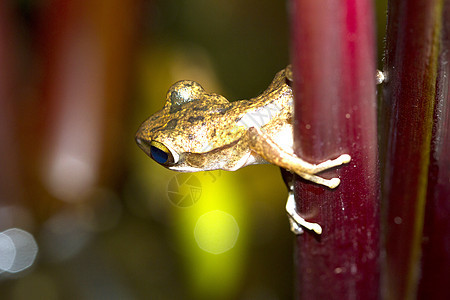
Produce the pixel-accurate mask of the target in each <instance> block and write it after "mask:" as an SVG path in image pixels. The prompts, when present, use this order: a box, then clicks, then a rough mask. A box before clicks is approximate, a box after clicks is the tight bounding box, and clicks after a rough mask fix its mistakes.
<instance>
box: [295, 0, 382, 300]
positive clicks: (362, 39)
mask: <svg viewBox="0 0 450 300" xmlns="http://www.w3.org/2000/svg"><path fill="white" fill-rule="evenodd" d="M291 4H292V6H291V9H292V11H291V15H292V43H293V45H292V46H293V47H292V50H293V51H292V63H293V72H294V92H295V132H294V140H295V147H296V153H297V154H298V155H299V156H300V157H302V158H304V159H306V160H307V161H310V162H314V163H318V162H321V161H324V160H327V159H330V158H336V157H338V156H339V155H340V154H344V153H348V154H350V155H351V157H352V160H351V162H350V163H349V164H346V165H343V166H342V167H339V168H337V169H335V170H331V171H327V172H324V173H322V174H321V175H323V176H324V177H326V178H331V177H335V176H338V177H339V178H340V179H341V184H340V186H339V187H337V188H336V189H334V190H330V189H328V188H324V187H322V186H319V185H317V184H312V183H310V182H306V181H304V180H302V179H299V181H298V182H297V184H296V199H297V202H298V206H299V212H300V213H301V215H303V216H304V217H305V218H306V219H307V220H308V221H312V222H317V223H319V224H320V225H321V226H322V229H323V233H322V235H320V236H317V235H314V234H313V233H311V232H306V233H305V234H303V235H301V236H299V237H298V238H297V253H296V260H297V261H296V263H297V266H296V271H297V277H296V284H297V296H298V298H299V299H377V298H378V297H379V213H378V210H379V208H378V207H379V205H378V202H379V201H378V196H379V193H378V190H379V183H378V168H377V136H376V128H377V127H376V126H377V125H376V99H375V70H376V67H375V52H374V51H375V50H374V49H375V44H374V40H375V39H374V24H373V15H374V14H373V9H372V2H371V1H367V0H326V1H307V0H292V1H291Z"/></svg>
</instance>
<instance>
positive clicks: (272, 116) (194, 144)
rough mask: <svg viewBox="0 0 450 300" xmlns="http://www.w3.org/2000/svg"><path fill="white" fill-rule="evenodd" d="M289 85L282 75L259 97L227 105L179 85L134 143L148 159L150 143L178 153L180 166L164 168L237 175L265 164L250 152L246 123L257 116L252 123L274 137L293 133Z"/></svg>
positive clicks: (216, 97) (211, 95)
mask: <svg viewBox="0 0 450 300" xmlns="http://www.w3.org/2000/svg"><path fill="white" fill-rule="evenodd" d="M288 83H289V80H288V79H287V78H286V76H285V70H282V71H280V72H278V73H277V74H276V76H275V78H274V80H273V81H272V83H271V84H270V86H269V87H268V88H267V90H266V91H265V92H264V93H262V94H261V95H259V96H258V97H256V98H253V99H250V100H240V101H235V102H229V101H228V100H227V99H225V98H224V97H223V96H220V95H217V94H214V93H208V92H205V91H204V89H203V88H202V87H201V86H200V85H199V84H198V83H196V82H193V81H188V80H185V81H179V82H177V83H175V84H174V85H173V86H172V87H171V88H170V89H169V91H168V93H167V96H166V104H165V106H164V107H163V109H162V110H160V111H159V112H157V113H155V114H154V115H152V116H151V117H150V118H149V119H147V120H146V121H145V122H144V123H143V124H142V125H141V127H140V128H139V130H138V132H137V134H136V139H137V140H138V141H140V142H138V144H139V145H140V147H141V148H142V149H143V150H144V151H145V152H146V153H147V154H148V155H150V153H149V147H148V145H149V142H150V141H158V142H160V143H162V144H164V145H165V146H166V147H167V148H168V149H169V150H171V151H172V152H176V154H178V155H179V161H178V163H176V164H172V165H171V164H167V165H165V166H166V167H167V168H169V169H173V170H179V171H185V172H189V171H199V170H214V169H224V170H236V169H239V168H241V167H243V166H246V165H249V164H255V163H267V162H266V161H265V160H264V159H263V158H262V157H261V156H260V155H258V154H257V153H255V152H254V151H252V150H251V149H250V147H249V144H248V143H249V136H248V129H249V128H248V126H246V125H247V124H242V118H243V117H244V116H245V115H246V114H247V116H249V115H248V113H253V115H252V116H253V117H254V119H255V121H254V122H256V123H257V125H259V126H260V128H261V130H263V131H265V132H266V133H267V134H268V135H269V136H276V134H277V133H278V132H280V130H281V129H282V128H285V127H286V126H289V127H290V130H291V132H292V126H291V120H292V105H291V104H292V97H293V96H292V89H291V87H290V86H289V84H288ZM180 94H181V96H180ZM186 99H188V101H186ZM259 112H260V113H259ZM260 115H264V117H263V118H259V116H260ZM255 116H256V118H255ZM239 121H241V122H239ZM252 125H255V124H252ZM290 139H291V140H292V134H290ZM287 144H292V141H287Z"/></svg>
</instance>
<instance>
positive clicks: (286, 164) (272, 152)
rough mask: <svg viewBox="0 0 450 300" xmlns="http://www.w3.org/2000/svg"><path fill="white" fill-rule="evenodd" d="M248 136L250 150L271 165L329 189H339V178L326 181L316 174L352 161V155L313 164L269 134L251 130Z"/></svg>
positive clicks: (252, 128) (254, 129) (257, 129)
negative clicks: (285, 147) (279, 143)
mask: <svg viewBox="0 0 450 300" xmlns="http://www.w3.org/2000/svg"><path fill="white" fill-rule="evenodd" d="M248 136H249V146H250V148H251V149H252V150H253V151H255V152H256V153H258V154H259V155H260V156H261V157H262V158H264V159H265V160H266V161H268V162H269V163H272V164H274V165H277V166H279V167H282V168H285V169H287V170H290V171H292V172H295V173H297V174H298V175H299V176H300V177H302V178H304V179H306V180H309V181H311V182H314V183H317V184H321V185H324V186H327V187H329V188H335V187H337V186H338V185H339V183H340V180H339V178H332V179H325V178H322V177H320V176H317V175H315V174H316V173H319V172H322V171H325V170H327V169H330V168H333V167H336V166H340V165H342V164H345V163H348V162H349V161H350V155H348V154H343V155H341V156H339V157H338V158H336V159H332V160H327V161H324V162H322V163H319V164H311V163H308V162H306V161H304V160H302V159H301V158H299V157H298V156H296V155H294V154H292V153H290V152H288V151H286V150H285V149H283V148H282V147H280V146H279V145H278V144H277V143H276V142H274V141H273V140H272V139H271V138H270V136H269V135H268V134H266V133H265V132H264V131H263V130H261V129H259V128H256V127H251V128H249V129H248Z"/></svg>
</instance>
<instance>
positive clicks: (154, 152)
mask: <svg viewBox="0 0 450 300" xmlns="http://www.w3.org/2000/svg"><path fill="white" fill-rule="evenodd" d="M150 155H151V157H152V158H153V159H154V160H155V161H156V162H157V163H159V164H162V165H164V164H170V163H173V162H174V159H173V156H172V153H171V152H170V150H169V149H167V147H166V146H164V145H163V144H161V143H159V142H155V141H152V142H151V143H150Z"/></svg>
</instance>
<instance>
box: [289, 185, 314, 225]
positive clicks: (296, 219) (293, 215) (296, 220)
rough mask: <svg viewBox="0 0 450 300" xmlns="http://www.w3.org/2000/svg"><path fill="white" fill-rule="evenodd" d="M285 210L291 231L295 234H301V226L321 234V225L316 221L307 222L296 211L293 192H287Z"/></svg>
mask: <svg viewBox="0 0 450 300" xmlns="http://www.w3.org/2000/svg"><path fill="white" fill-rule="evenodd" d="M286 212H287V213H288V216H289V223H290V224H291V231H292V232H293V233H295V234H302V233H303V228H306V229H308V230H311V231H314V232H315V233H317V234H322V227H320V225H319V224H317V223H311V222H307V221H306V220H305V219H303V218H302V217H301V216H300V215H299V214H298V212H297V203H296V202H295V199H294V193H293V192H292V191H290V192H289V196H288V200H287V203H286Z"/></svg>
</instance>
